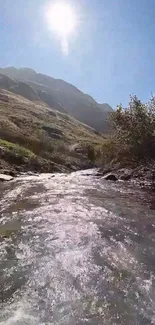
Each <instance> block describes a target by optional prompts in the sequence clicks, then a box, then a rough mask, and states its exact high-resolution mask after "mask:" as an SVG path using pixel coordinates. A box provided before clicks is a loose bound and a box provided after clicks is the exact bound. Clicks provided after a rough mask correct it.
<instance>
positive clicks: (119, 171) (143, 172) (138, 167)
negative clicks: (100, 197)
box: [97, 161, 155, 187]
mask: <svg viewBox="0 0 155 325" xmlns="http://www.w3.org/2000/svg"><path fill="white" fill-rule="evenodd" d="M97 175H98V176H100V177H103V178H104V179H106V180H111V181H128V182H134V183H137V184H138V185H140V186H151V187H154V186H155V161H150V162H145V163H141V164H136V163H135V164H134V163H132V164H130V165H125V166H123V165H121V163H118V164H113V165H112V164H109V166H108V165H106V166H104V167H102V168H100V169H99V171H98V173H97Z"/></svg>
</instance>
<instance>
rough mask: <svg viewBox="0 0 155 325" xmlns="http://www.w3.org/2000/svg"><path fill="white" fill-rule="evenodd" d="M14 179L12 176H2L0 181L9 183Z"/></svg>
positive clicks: (0, 175)
mask: <svg viewBox="0 0 155 325" xmlns="http://www.w3.org/2000/svg"><path fill="white" fill-rule="evenodd" d="M12 179H13V177H12V176H10V175H4V174H0V181H1V182H8V181H11V180H12Z"/></svg>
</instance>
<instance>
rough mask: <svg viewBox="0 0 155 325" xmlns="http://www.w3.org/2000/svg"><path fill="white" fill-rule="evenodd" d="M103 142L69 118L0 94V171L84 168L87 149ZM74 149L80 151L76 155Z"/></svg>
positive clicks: (12, 95) (96, 134)
mask: <svg viewBox="0 0 155 325" xmlns="http://www.w3.org/2000/svg"><path fill="white" fill-rule="evenodd" d="M102 141H103V138H102V137H101V136H100V135H99V134H98V133H97V132H96V131H95V130H93V129H92V128H90V127H88V126H86V125H84V124H82V123H80V122H78V121H77V120H75V119H74V118H72V117H70V116H69V115H67V114H63V113H60V112H58V111H56V110H52V109H51V108H48V107H45V106H43V105H41V104H40V105H39V104H36V103H33V102H32V101H29V100H27V99H25V98H24V97H21V96H19V95H16V94H13V93H11V92H9V91H6V90H0V168H1V169H2V168H10V166H11V168H12V169H17V170H39V171H44V172H46V171H56V170H74V169H79V168H84V167H86V166H87V165H88V159H87V154H86V148H87V147H88V146H89V145H90V144H91V145H94V146H96V145H97V144H99V143H102ZM75 147H78V148H80V150H79V152H78V153H77V152H76V151H75V150H74V149H73V148H75ZM80 152H81V153H80Z"/></svg>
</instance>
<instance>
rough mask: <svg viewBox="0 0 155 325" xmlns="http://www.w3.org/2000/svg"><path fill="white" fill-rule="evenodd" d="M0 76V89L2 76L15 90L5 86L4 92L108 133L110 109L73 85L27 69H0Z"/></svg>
mask: <svg viewBox="0 0 155 325" xmlns="http://www.w3.org/2000/svg"><path fill="white" fill-rule="evenodd" d="M0 74H1V80H0V81H1V82H0V88H3V85H2V84H3V83H2V75H5V76H7V77H8V78H11V81H9V80H8V84H9V82H10V83H11V82H14V83H16V86H15V85H14V87H8V85H7V86H6V87H4V88H5V89H7V90H9V91H12V92H14V93H17V94H19V95H22V96H23V97H25V98H28V99H29V100H32V101H40V102H41V103H44V104H46V105H47V106H48V107H51V108H52V109H56V110H58V111H60V112H62V113H68V114H69V115H71V116H73V117H74V118H76V119H77V120H79V121H81V122H82V123H84V124H87V125H89V126H91V127H93V128H94V129H96V130H97V131H99V132H105V133H106V132H107V131H108V129H109V127H108V123H107V121H106V120H107V119H108V114H109V112H111V111H112V108H111V107H110V106H109V105H108V104H106V103H104V104H99V103H97V102H96V101H95V100H94V99H93V98H92V97H91V96H90V95H87V94H84V93H83V92H82V91H81V90H79V89H78V88H76V87H75V86H74V85H72V84H70V83H68V82H66V81H64V80H61V79H55V78H53V77H50V76H47V75H43V74H41V73H37V72H36V71H35V70H33V69H29V68H19V69H17V68H15V67H7V68H0ZM5 82H6V80H5ZM21 82H22V84H21ZM19 83H20V84H19ZM24 84H25V89H24ZM26 85H28V86H29V87H31V88H28V86H26ZM4 86H5V85H4ZM28 89H29V91H28ZM29 92H30V95H29ZM33 97H34V98H33ZM31 98H32V99H31Z"/></svg>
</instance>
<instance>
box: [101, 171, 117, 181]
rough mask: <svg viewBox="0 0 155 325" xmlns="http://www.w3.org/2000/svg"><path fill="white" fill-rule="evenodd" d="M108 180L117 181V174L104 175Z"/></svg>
mask: <svg viewBox="0 0 155 325" xmlns="http://www.w3.org/2000/svg"><path fill="white" fill-rule="evenodd" d="M103 178H104V179H106V180H107V181H114V182H116V181H117V180H118V178H117V176H116V175H115V174H112V173H109V174H107V175H105V176H104V177H103Z"/></svg>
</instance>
